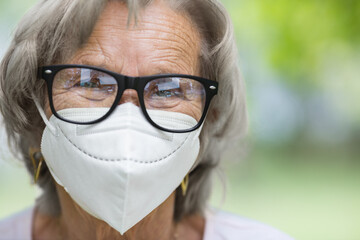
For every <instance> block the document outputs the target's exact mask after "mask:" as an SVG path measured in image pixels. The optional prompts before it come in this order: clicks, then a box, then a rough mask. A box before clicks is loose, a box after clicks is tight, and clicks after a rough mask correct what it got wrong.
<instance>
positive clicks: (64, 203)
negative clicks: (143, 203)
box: [33, 186, 205, 240]
mask: <svg viewBox="0 0 360 240" xmlns="http://www.w3.org/2000/svg"><path fill="white" fill-rule="evenodd" d="M57 190H58V196H59V200H60V205H61V215H60V216H59V217H58V218H55V217H49V216H45V215H42V214H40V213H38V212H35V219H34V230H33V239H54V240H64V239H67V240H82V239H87V240H104V239H112V240H183V239H186V240H201V239H202V238H203V232H204V226H205V221H204V219H203V217H201V216H192V217H188V218H185V219H184V220H183V221H181V222H180V223H178V224H176V225H175V224H174V221H173V217H174V216H173V214H174V206H175V205H174V204H175V193H173V194H171V195H170V197H169V198H168V199H167V200H165V201H164V202H163V203H162V204H161V205H160V206H159V207H157V208H156V209H155V210H153V211H152V212H151V213H150V214H149V215H147V216H146V217H145V218H144V219H142V220H141V221H140V222H138V223H137V224H136V225H135V226H133V227H132V228H131V229H129V230H128V231H127V232H126V233H125V234H124V235H121V234H120V233H119V232H118V231H116V230H115V229H114V228H112V227H110V226H109V225H108V224H107V223H105V222H104V221H101V220H99V219H97V218H94V217H93V216H91V215H90V214H88V213H87V212H86V211H84V210H83V209H82V208H81V207H80V206H78V205H77V204H76V203H75V202H74V201H73V200H72V199H71V197H70V196H69V195H68V193H66V192H65V191H64V189H63V188H62V187H60V186H57Z"/></svg>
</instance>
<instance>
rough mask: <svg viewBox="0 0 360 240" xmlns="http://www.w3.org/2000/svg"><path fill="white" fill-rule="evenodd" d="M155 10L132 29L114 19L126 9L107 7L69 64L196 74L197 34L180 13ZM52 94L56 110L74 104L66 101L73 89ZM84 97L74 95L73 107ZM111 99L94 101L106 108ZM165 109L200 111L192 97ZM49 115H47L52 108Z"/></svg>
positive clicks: (131, 95) (130, 94)
mask: <svg viewBox="0 0 360 240" xmlns="http://www.w3.org/2000/svg"><path fill="white" fill-rule="evenodd" d="M154 11H155V12H156V15H155V17H151V18H149V16H147V15H145V16H144V17H143V18H142V21H141V22H138V25H137V26H136V27H135V28H134V27H130V29H129V28H128V27H127V25H126V24H118V23H119V21H120V22H121V21H123V22H124V23H125V20H126V21H127V18H126V14H119V13H118V12H116V8H114V9H111V10H109V12H110V13H109V14H107V15H102V16H100V18H99V22H101V23H104V24H102V25H101V27H99V24H97V25H96V26H95V28H94V31H93V33H92V34H91V36H90V38H89V41H88V43H87V44H85V46H84V47H83V48H81V49H80V50H78V51H77V52H76V54H75V56H74V57H73V59H72V60H71V61H70V63H74V64H83V63H86V65H95V66H99V65H101V67H103V68H106V69H108V70H111V71H114V72H119V73H121V74H124V75H129V76H139V75H140V76H143V75H153V74H158V73H159V72H166V73H178V74H189V75H199V70H198V69H199V67H198V66H199V63H198V62H199V52H200V50H199V49H200V44H199V43H200V39H199V34H198V32H196V31H195V28H194V27H193V26H192V24H191V22H189V21H190V20H189V18H186V17H185V18H184V17H181V18H182V20H180V21H179V17H180V16H179V14H176V13H174V12H172V10H171V14H169V12H168V11H164V10H163V9H160V10H159V8H156V9H154ZM121 13H122V12H121ZM111 14H116V17H114V18H110V19H109V18H107V16H110V15H111ZM161 14H163V15H164V16H162V15H161ZM184 19H185V20H184ZM109 32H110V34H109ZM191 42H192V43H194V42H195V43H198V44H191ZM141 49H146V50H145V51H142V50H141ZM165 67H166V71H165V69H164V68H165ZM56 93H57V92H56V91H54V94H53V99H54V104H55V105H56V106H55V108H56V109H57V111H59V110H61V109H65V108H68V106H71V105H72V104H71V103H70V102H69V101H70V100H71V99H74V98H73V97H71V93H73V91H72V92H69V95H67V94H63V96H61V95H56ZM124 99H126V100H124ZM137 99H138V96H137V93H136V92H135V91H132V90H130V89H128V90H126V91H125V92H124V94H123V96H122V99H121V101H120V103H124V102H126V101H129V102H133V103H134V104H136V105H139V104H138V100H137ZM74 100H75V99H74ZM86 100H87V99H83V98H82V97H76V106H77V107H82V105H81V104H82V103H84V105H83V106H84V107H87V105H86ZM101 102H102V103H101ZM109 102H110V101H100V102H97V103H94V104H98V105H94V106H99V107H110V105H109V106H107V105H106V104H108V103H109ZM198 104H199V103H198ZM167 110H168V111H177V112H181V113H185V114H188V115H190V116H192V117H194V118H195V119H197V120H199V118H200V116H201V112H202V110H201V107H200V106H196V103H195V102H193V103H192V104H189V103H187V102H186V101H184V103H183V104H182V106H180V107H177V108H173V109H167ZM196 110H197V111H196ZM48 114H50V115H51V113H50V112H48Z"/></svg>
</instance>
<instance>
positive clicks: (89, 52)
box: [71, 1, 200, 75]
mask: <svg viewBox="0 0 360 240" xmlns="http://www.w3.org/2000/svg"><path fill="white" fill-rule="evenodd" d="M199 54H200V36H199V33H198V31H197V29H196V28H195V26H194V25H193V23H192V22H191V21H190V20H189V18H188V17H187V16H186V15H185V14H183V13H179V12H175V11H174V10H172V9H171V8H170V7H169V6H167V5H166V4H165V3H163V2H159V1H155V2H153V3H152V4H151V5H149V6H147V7H146V8H145V9H143V10H142V11H141V12H140V13H139V16H138V20H137V22H136V24H135V23H133V22H131V23H130V24H128V9H127V7H126V5H125V4H123V3H119V2H115V1H112V2H109V3H108V4H107V5H106V7H105V9H104V11H103V12H102V14H101V15H100V17H99V19H98V21H97V23H96V25H95V27H94V30H93V32H92V34H91V36H90V38H89V39H88V42H87V44H86V45H85V46H84V47H82V48H81V49H79V50H78V51H77V52H76V53H75V55H74V57H73V58H72V60H71V63H79V64H91V65H99V66H102V67H107V68H110V70H114V71H117V72H122V73H123V74H127V75H149V74H156V73H162V72H172V73H185V74H197V73H198V65H199V63H198V60H199Z"/></svg>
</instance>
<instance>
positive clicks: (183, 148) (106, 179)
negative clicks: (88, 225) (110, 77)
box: [37, 103, 201, 234]
mask: <svg viewBox="0 0 360 240" xmlns="http://www.w3.org/2000/svg"><path fill="white" fill-rule="evenodd" d="M37 106H38V104H37ZM38 108H39V106H38ZM39 111H40V112H41V114H42V117H43V118H45V119H44V122H45V124H46V125H47V126H46V128H45V130H44V133H43V136H42V143H41V151H42V153H43V155H44V158H45V161H46V163H47V166H48V167H49V169H50V172H51V174H52V176H53V178H54V179H55V180H56V182H57V183H58V184H59V185H61V186H63V187H64V189H65V190H66V191H67V192H68V193H69V195H70V196H71V197H72V199H73V200H74V201H75V202H76V203H77V204H78V205H80V206H81V207H82V208H83V209H84V210H85V211H87V212H88V213H89V214H91V215H92V216H94V217H96V218H98V219H101V220H103V221H105V222H106V223H108V224H109V225H110V226H111V227H113V228H114V229H116V230H117V231H119V232H120V233H121V234H124V233H125V232H126V231H127V230H128V229H130V228H131V227H132V226H134V225H135V224H136V223H138V222H139V221H140V220H142V219H143V218H144V217H145V216H146V215H148V214H149V213H150V212H151V211H152V210H154V209H155V208H157V207H158V206H159V205H160V204H161V203H162V202H164V201H165V200H166V199H167V198H168V197H169V196H170V194H171V193H172V192H173V191H174V190H175V189H176V188H177V187H178V186H179V185H180V183H181V181H182V180H183V178H184V176H186V174H187V173H188V172H189V171H190V169H191V168H192V166H193V165H194V163H195V161H196V159H197V156H198V153H199V147H200V143H199V134H200V131H201V128H199V129H197V130H195V131H193V132H189V133H169V132H164V131H161V130H158V129H156V128H154V127H153V126H152V125H151V124H150V123H148V121H147V120H146V119H145V117H144V116H143V114H142V112H141V109H140V108H139V107H137V106H135V105H133V104H132V103H125V104H121V105H119V106H117V108H116V109H115V111H114V112H113V113H112V114H111V115H110V116H109V117H108V118H107V119H105V120H103V121H101V122H99V123H97V124H92V125H76V124H71V123H67V122H64V121H61V120H59V119H57V118H56V117H54V116H51V118H50V119H49V120H47V119H46V117H44V116H45V115H44V113H43V110H42V109H41V108H40V109H39ZM61 111H62V113H61V114H62V116H71V118H72V119H78V120H83V121H86V120H87V119H94V118H96V117H97V116H100V115H103V114H104V111H108V108H72V109H65V110H61ZM153 111H157V112H156V114H154V116H156V117H157V118H159V119H158V120H159V121H161V122H162V123H163V124H165V125H168V126H169V128H174V129H176V128H179V129H180V128H184V129H185V128H187V127H188V126H194V121H195V122H196V120H195V119H193V118H192V117H189V116H188V115H185V114H182V113H176V112H165V111H159V110H153Z"/></svg>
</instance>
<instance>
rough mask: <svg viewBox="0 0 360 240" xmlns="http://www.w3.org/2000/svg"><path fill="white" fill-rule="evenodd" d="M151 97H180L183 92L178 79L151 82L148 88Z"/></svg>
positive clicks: (162, 79)
mask: <svg viewBox="0 0 360 240" xmlns="http://www.w3.org/2000/svg"><path fill="white" fill-rule="evenodd" d="M149 90H150V91H149V92H150V93H151V97H158V98H172V97H182V96H183V91H182V88H181V84H180V81H179V79H177V78H161V79H156V80H153V81H152V82H151V83H150V86H149Z"/></svg>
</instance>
